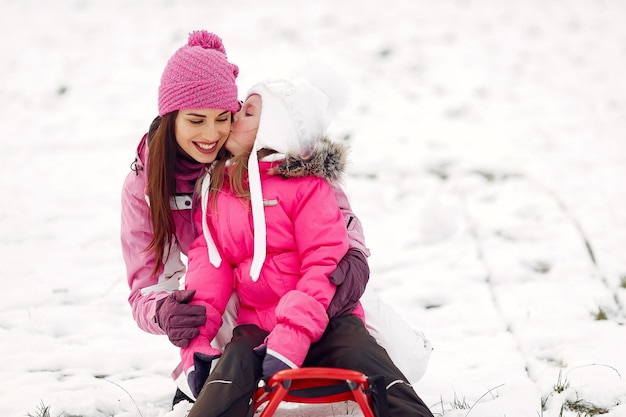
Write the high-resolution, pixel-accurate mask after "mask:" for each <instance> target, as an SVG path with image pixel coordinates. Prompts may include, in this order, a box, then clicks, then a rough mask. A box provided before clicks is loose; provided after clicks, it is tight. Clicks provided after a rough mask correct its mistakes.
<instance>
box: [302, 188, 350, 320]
mask: <svg viewBox="0 0 626 417" xmlns="http://www.w3.org/2000/svg"><path fill="white" fill-rule="evenodd" d="M293 222H294V234H295V238H296V245H297V247H298V253H299V254H300V261H301V269H300V273H301V278H300V280H299V281H298V284H297V287H296V288H297V289H298V290H300V291H303V292H306V293H308V294H309V295H310V296H312V297H313V298H315V299H316V300H318V301H319V302H320V303H321V304H322V305H323V306H324V309H326V308H328V305H329V304H330V300H331V299H332V297H333V295H334V294H335V289H336V287H335V285H334V284H332V283H331V282H330V280H329V279H328V277H329V276H330V274H331V272H333V271H334V270H335V269H336V268H337V264H338V263H339V261H340V260H341V258H343V256H344V255H345V254H346V252H347V251H348V248H349V243H348V233H347V231H346V227H345V224H344V221H343V217H342V215H341V212H340V211H339V207H338V206H337V203H336V202H335V198H334V196H333V190H332V188H331V187H330V186H329V185H328V183H327V182H326V181H324V180H321V179H317V178H316V179H314V180H312V181H311V186H310V187H307V188H306V189H305V191H304V192H303V193H301V194H300V196H299V199H298V205H297V207H296V208H295V216H294V218H293Z"/></svg>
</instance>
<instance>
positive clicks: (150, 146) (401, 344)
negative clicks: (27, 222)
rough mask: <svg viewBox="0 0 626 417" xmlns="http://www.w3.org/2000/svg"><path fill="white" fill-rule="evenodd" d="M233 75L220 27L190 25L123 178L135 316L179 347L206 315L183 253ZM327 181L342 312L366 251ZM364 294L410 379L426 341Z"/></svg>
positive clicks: (227, 318)
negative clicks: (341, 241)
mask: <svg viewBox="0 0 626 417" xmlns="http://www.w3.org/2000/svg"><path fill="white" fill-rule="evenodd" d="M237 75H238V67H237V66H236V65H235V64H232V63H230V62H229V61H228V59H227V57H226V52H225V49H224V46H223V44H222V41H221V39H220V38H219V37H217V36H216V35H214V34H211V33H208V32H206V31H198V32H193V33H191V34H190V36H189V40H188V43H187V44H186V45H184V46H183V47H181V48H179V49H178V50H177V51H176V52H175V53H174V54H173V55H172V57H171V58H170V59H169V61H168V63H167V65H166V67H165V70H164V72H163V75H162V77H161V83H160V86H159V96H158V108H159V116H158V117H157V118H156V119H155V120H154V122H153V123H152V125H151V126H150V130H149V132H148V134H146V135H144V137H143V138H142V139H141V141H140V143H139V145H138V147H137V154H136V157H135V161H134V162H133V164H131V172H129V174H128V176H127V177H126V180H125V182H124V186H123V191H122V210H121V217H122V218H121V243H122V252H123V256H124V261H125V264H126V271H127V281H128V285H129V287H130V295H129V298H128V300H129V303H130V305H131V309H132V314H133V317H134V319H135V320H136V322H137V324H138V326H139V327H140V328H141V329H142V330H144V331H146V332H148V333H152V334H159V335H163V334H167V336H168V338H169V340H170V341H171V342H172V343H173V344H174V345H176V346H178V347H185V346H188V344H189V341H190V340H192V339H193V338H195V337H196V336H197V335H198V334H199V330H198V327H199V326H202V325H204V323H205V321H206V311H205V308H204V307H202V306H198V305H190V304H189V301H190V300H191V299H192V297H193V291H188V290H181V289H180V288H181V282H182V279H183V277H184V275H185V271H186V264H185V261H184V260H183V259H184V257H185V256H186V255H187V253H188V250H189V245H190V244H191V242H192V241H193V239H194V238H195V237H196V236H197V231H196V230H195V228H194V225H193V221H192V220H193V216H192V215H193V213H192V212H193V211H194V210H195V208H196V207H195V204H194V188H195V187H196V181H197V179H198V177H199V176H200V175H201V174H202V173H204V167H205V164H208V163H211V162H213V161H214V160H215V159H216V158H218V157H219V155H220V149H221V147H222V145H223V144H224V141H225V140H226V137H227V136H228V134H229V133H230V126H231V117H230V116H231V115H232V114H234V113H235V112H237V111H238V110H239V108H240V103H239V102H238V100H237V86H236V83H235V81H236V78H237ZM191 109H200V111H199V112H190V111H189V110H191ZM333 191H334V193H335V197H336V199H337V203H338V205H339V206H340V208H341V210H342V214H343V217H344V223H345V224H346V225H347V229H348V235H349V238H350V246H351V248H350V249H349V250H348V252H347V254H346V256H344V258H343V259H342V260H341V261H340V263H339V266H338V268H337V269H336V271H334V272H333V273H332V274H331V277H330V278H331V280H332V282H333V283H334V284H337V285H338V287H337V291H336V294H335V297H334V298H333V300H332V301H331V304H330V306H329V308H328V314H329V316H330V317H334V316H340V315H345V314H348V312H349V311H351V310H352V309H353V308H354V305H356V302H357V300H358V299H359V296H360V295H361V293H362V292H363V288H364V287H365V284H366V282H367V279H368V276H369V268H368V266H367V261H366V256H368V255H369V252H368V250H367V248H366V246H365V243H364V238H363V230H362V227H361V223H360V221H359V220H358V218H357V217H356V216H355V215H354V214H353V213H352V210H351V208H350V205H349V203H348V200H347V197H346V195H345V193H344V192H343V191H342V190H341V189H340V188H338V187H336V188H334V189H333ZM344 280H345V282H344ZM342 282H344V283H343V284H342ZM339 284H340V285H339ZM237 303H238V299H237V298H236V297H232V298H231V300H230V302H229V304H228V307H227V309H226V314H225V315H224V325H223V326H222V328H221V329H220V331H219V332H218V334H217V336H216V339H215V340H214V343H215V346H216V348H219V349H222V348H223V347H224V345H225V344H226V343H227V342H228V341H229V340H230V339H231V337H232V328H233V327H234V317H236V315H237ZM369 304H370V306H371V307H373V309H372V314H370V313H369V310H368V317H369V318H368V324H371V323H372V322H373V321H374V320H373V319H374V318H375V317H377V316H378V317H381V320H380V322H381V323H383V324H384V328H385V332H386V334H382V333H376V334H375V336H376V338H377V339H378V340H381V339H382V337H383V336H385V335H389V334H390V330H393V328H392V327H390V326H389V325H388V323H390V322H393V323H395V324H397V325H398V326H399V327H398V332H396V333H398V334H399V335H400V337H401V338H402V339H399V338H397V337H395V336H392V337H390V338H389V339H388V342H387V343H382V342H381V343H382V344H383V346H385V347H387V349H388V350H389V352H390V354H391V355H392V357H394V356H393V354H392V353H391V352H392V351H394V349H390V348H394V343H395V347H396V348H397V349H395V351H397V352H398V354H397V355H396V356H395V357H394V360H396V362H397V363H398V361H401V360H405V362H406V366H404V367H403V369H405V372H406V373H407V374H408V373H410V372H413V377H412V378H411V380H413V381H414V380H417V379H419V377H421V375H422V374H423V372H424V370H425V366H426V363H427V359H428V354H429V353H430V346H429V345H427V344H426V345H425V344H424V343H423V342H424V341H425V339H423V338H422V336H421V335H420V334H418V333H415V332H413V333H412V334H411V335H408V334H407V330H406V329H409V330H410V328H409V326H408V325H407V324H406V323H404V322H401V321H399V320H397V319H395V317H394V312H393V311H392V310H390V309H389V307H388V306H387V305H385V304H384V303H381V302H380V301H379V300H378V299H376V298H374V299H372V301H371V302H369ZM365 307H366V309H367V308H368V306H367V303H366V304H365ZM389 317H392V319H393V320H390V319H388V318H389ZM381 327H382V326H381ZM370 330H373V329H372V328H370ZM407 337H408V338H409V339H410V340H409V341H408V343H407ZM389 342H391V343H389ZM416 353H418V356H417V357H415V354H416ZM415 364H419V366H418V367H415ZM173 376H174V378H175V380H176V382H177V385H178V386H179V387H180V388H182V391H181V390H180V389H178V390H177V393H176V396H175V398H174V403H176V402H178V401H180V400H181V399H187V400H189V401H191V399H190V398H189V397H188V396H190V395H192V394H191V391H190V390H189V387H188V385H187V380H186V378H185V377H184V375H183V373H182V368H180V367H179V368H177V370H175V371H174V373H173ZM409 376H410V375H409ZM183 392H184V393H186V395H185V394H183Z"/></svg>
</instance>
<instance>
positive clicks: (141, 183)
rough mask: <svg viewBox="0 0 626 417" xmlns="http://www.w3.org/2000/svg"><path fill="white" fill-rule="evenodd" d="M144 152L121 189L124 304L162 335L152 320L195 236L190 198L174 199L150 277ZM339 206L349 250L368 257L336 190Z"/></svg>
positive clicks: (175, 283)
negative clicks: (167, 239) (171, 237)
mask: <svg viewBox="0 0 626 417" xmlns="http://www.w3.org/2000/svg"><path fill="white" fill-rule="evenodd" d="M147 163H148V146H147V144H146V136H145V135H144V137H143V138H142V139H141V141H140V143H139V145H138V146H137V154H136V157H135V162H134V163H133V164H132V166H131V172H129V173H128V175H127V177H126V179H125V181H124V186H123V189H122V206H121V208H122V209H121V233H120V237H121V244H122V254H123V257H124V262H125V264H126V275H127V281H128V285H129V287H130V295H129V297H128V301H129V303H130V305H131V309H132V314H133V317H134V319H135V321H136V322H137V324H138V326H139V327H140V328H141V329H142V330H144V331H146V332H148V333H153V334H165V332H164V331H163V330H162V329H161V328H160V327H159V325H158V324H157V323H156V319H155V311H156V305H157V301H158V300H160V299H162V298H164V297H166V296H167V295H168V294H169V293H171V292H172V291H175V290H177V289H179V288H180V282H179V280H180V279H181V278H182V277H183V276H184V275H185V271H186V264H185V263H184V262H183V260H182V258H181V255H187V254H188V250H189V246H190V244H191V243H192V241H193V240H194V238H195V237H196V236H197V234H196V232H195V228H194V227H193V224H192V218H191V216H192V215H191V212H192V210H191V206H192V203H193V201H194V199H193V196H192V195H179V196H176V197H172V199H171V205H170V207H171V208H172V213H173V217H174V224H175V227H176V240H175V242H174V243H173V244H172V247H171V250H170V252H169V256H168V258H167V261H166V263H165V264H164V265H163V266H162V267H161V268H160V269H159V272H158V274H157V276H156V277H155V276H152V269H153V267H154V262H155V257H154V256H153V255H152V254H150V253H149V252H148V251H146V248H147V247H148V244H149V243H150V241H151V240H152V236H153V233H152V225H151V221H150V210H149V206H148V202H147V199H146V184H147V173H146V168H147ZM333 191H334V195H335V199H336V201H337V204H338V205H339V207H340V208H341V211H342V214H343V224H344V227H345V225H348V234H349V237H350V246H351V247H353V248H357V249H359V250H361V251H363V253H365V254H366V255H369V251H368V249H367V247H366V246H365V242H364V237H363V228H362V226H361V223H360V221H359V219H358V218H357V217H356V216H355V215H354V213H353V212H352V209H351V207H350V204H349V202H348V199H347V197H346V195H345V193H344V192H343V190H342V189H341V188H339V187H335V188H333Z"/></svg>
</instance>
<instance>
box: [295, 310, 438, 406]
mask: <svg viewBox="0 0 626 417" xmlns="http://www.w3.org/2000/svg"><path fill="white" fill-rule="evenodd" d="M303 366H327V367H334V368H346V369H352V370H356V371H359V372H363V373H364V374H365V375H368V376H370V377H373V376H378V375H380V376H382V377H383V379H384V382H385V386H386V387H387V404H388V408H389V415H390V416H393V417H402V416H406V417H433V414H432V413H431V412H430V410H429V409H428V407H427V406H426V404H424V402H423V401H422V400H421V399H420V398H419V397H418V396H417V394H416V393H415V391H414V390H413V387H412V386H411V385H410V384H409V383H408V381H407V379H406V377H405V376H404V375H403V374H402V372H401V371H400V370H399V369H398V368H397V367H396V366H395V365H394V363H393V362H392V360H391V359H390V358H389V355H388V354H387V351H385V349H384V348H382V347H381V346H380V345H378V343H376V340H375V339H374V338H373V337H372V336H371V335H370V334H369V333H368V331H367V329H366V328H365V326H364V325H363V322H362V321H361V320H360V319H359V318H358V317H356V316H345V317H338V318H334V319H332V320H331V321H330V323H329V324H328V327H327V329H326V332H325V333H324V335H323V336H322V338H321V339H320V340H319V341H317V342H316V343H313V344H312V345H311V348H310V349H309V353H308V355H307V357H306V359H305V361H304V364H303ZM381 417H382V416H381Z"/></svg>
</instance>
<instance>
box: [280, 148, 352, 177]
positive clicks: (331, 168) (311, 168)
mask: <svg viewBox="0 0 626 417" xmlns="http://www.w3.org/2000/svg"><path fill="white" fill-rule="evenodd" d="M347 160H348V148H347V147H346V146H345V145H343V144H340V143H336V142H333V141H331V140H330V139H329V138H328V137H324V138H322V139H320V140H317V141H315V142H314V143H313V146H312V148H311V149H310V150H309V151H308V152H306V153H305V154H304V155H300V154H297V153H288V154H286V155H285V159H284V160H283V161H282V162H281V163H280V164H279V165H277V166H275V167H273V168H272V169H271V171H270V172H271V173H272V174H275V175H281V176H282V177H285V178H297V177H308V176H315V177H320V178H324V179H325V180H327V181H328V182H330V183H331V184H336V183H337V182H339V181H340V180H341V177H342V175H343V173H344V171H345V169H346V165H347Z"/></svg>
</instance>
